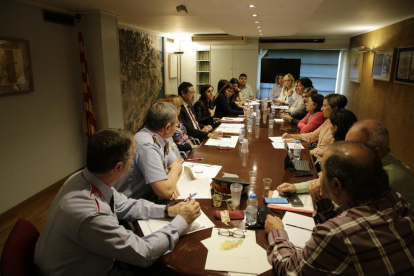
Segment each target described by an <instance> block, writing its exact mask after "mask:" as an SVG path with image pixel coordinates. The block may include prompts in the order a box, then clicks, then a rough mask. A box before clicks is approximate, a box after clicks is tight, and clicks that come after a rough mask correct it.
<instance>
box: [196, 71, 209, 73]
mask: <svg viewBox="0 0 414 276" xmlns="http://www.w3.org/2000/svg"><path fill="white" fill-rule="evenodd" d="M196 72H197V73H210V71H196Z"/></svg>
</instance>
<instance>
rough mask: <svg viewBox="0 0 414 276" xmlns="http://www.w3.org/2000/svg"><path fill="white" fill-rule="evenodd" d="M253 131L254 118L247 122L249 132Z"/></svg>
mask: <svg viewBox="0 0 414 276" xmlns="http://www.w3.org/2000/svg"><path fill="white" fill-rule="evenodd" d="M252 131H253V120H252V118H249V120H247V132H248V133H252Z"/></svg>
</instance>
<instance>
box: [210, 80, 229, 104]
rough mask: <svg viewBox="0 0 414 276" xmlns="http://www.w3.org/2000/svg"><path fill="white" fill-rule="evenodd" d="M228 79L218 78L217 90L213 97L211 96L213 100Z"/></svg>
mask: <svg viewBox="0 0 414 276" xmlns="http://www.w3.org/2000/svg"><path fill="white" fill-rule="evenodd" d="M228 82H229V81H228V80H225V79H221V80H219V82H218V83H217V92H216V95H214V97H213V100H215V99H216V98H217V96H218V94H219V93H220V90H221V89H222V88H223V86H224V85H225V84H226V83H228Z"/></svg>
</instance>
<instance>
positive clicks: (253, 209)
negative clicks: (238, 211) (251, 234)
mask: <svg viewBox="0 0 414 276" xmlns="http://www.w3.org/2000/svg"><path fill="white" fill-rule="evenodd" d="M257 205H258V202H257V198H256V194H253V193H252V194H250V196H249V199H248V200H247V208H246V224H247V225H256V223H257Z"/></svg>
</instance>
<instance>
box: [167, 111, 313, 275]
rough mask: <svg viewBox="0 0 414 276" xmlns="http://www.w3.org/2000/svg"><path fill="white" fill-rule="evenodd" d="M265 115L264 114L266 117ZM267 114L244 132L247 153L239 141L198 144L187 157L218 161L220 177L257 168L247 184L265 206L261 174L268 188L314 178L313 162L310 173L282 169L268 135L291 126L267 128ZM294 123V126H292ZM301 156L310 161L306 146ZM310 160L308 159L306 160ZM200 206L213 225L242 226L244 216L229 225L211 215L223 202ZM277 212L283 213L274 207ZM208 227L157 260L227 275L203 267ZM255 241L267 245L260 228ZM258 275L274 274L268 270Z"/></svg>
mask: <svg viewBox="0 0 414 276" xmlns="http://www.w3.org/2000/svg"><path fill="white" fill-rule="evenodd" d="M267 118H268V117H267ZM267 118H266V119H265V120H263V114H262V118H261V122H260V126H258V127H257V126H255V127H254V128H253V131H252V133H248V134H247V135H246V138H247V139H249V141H250V145H249V153H248V154H247V155H243V154H241V153H240V149H241V145H240V144H238V145H237V146H236V148H234V149H230V150H217V148H216V147H212V146H204V145H201V146H200V147H199V148H198V149H197V150H196V151H195V152H194V153H193V154H192V155H191V156H190V157H189V158H204V159H203V161H200V163H204V164H212V165H220V166H222V169H221V170H220V172H219V173H218V175H217V177H221V176H222V175H223V172H226V173H232V174H237V175H238V176H239V178H241V179H244V180H246V181H249V179H250V177H249V171H252V170H256V171H257V182H256V184H255V185H250V186H249V192H250V191H253V192H254V193H256V194H257V199H258V202H259V206H265V203H264V201H263V196H262V193H263V181H262V180H263V178H270V179H272V184H271V188H270V190H274V189H276V187H277V186H278V185H280V184H282V183H283V182H289V183H298V182H302V181H306V180H310V179H313V178H316V176H317V174H316V170H315V168H314V166H313V165H311V168H312V170H313V173H314V176H313V177H301V178H295V177H293V175H292V172H290V171H285V170H284V158H285V157H286V153H285V151H284V150H280V149H279V150H277V149H274V148H273V146H272V143H271V140H270V139H269V136H281V135H282V134H283V133H284V132H285V129H289V128H292V125H291V124H290V123H275V124H274V127H273V129H269V128H268V121H267ZM293 127H294V126H293ZM301 158H302V159H303V160H308V161H310V160H311V159H310V155H309V150H308V149H305V150H302V153H301ZM310 163H311V164H312V162H310ZM246 200H247V195H246V194H244V195H242V198H241V203H240V210H245V209H246ZM197 201H198V202H200V205H201V209H202V210H203V212H204V213H205V214H206V215H207V216H208V217H209V218H210V219H211V221H213V223H214V224H215V225H216V227H223V228H226V227H228V228H230V229H231V228H234V227H236V228H238V229H245V220H231V221H230V223H229V226H226V225H224V224H223V223H222V222H221V220H218V219H216V218H215V217H214V212H215V210H225V209H226V208H227V206H226V204H225V203H223V204H222V206H221V207H220V208H215V207H213V205H212V200H211V199H199V200H197ZM278 212H280V213H283V212H282V211H280V210H278ZM211 231H212V228H210V229H207V230H202V231H198V232H195V233H192V234H189V235H186V236H183V237H181V238H180V241H179V242H178V244H177V246H176V247H175V249H174V251H173V252H171V253H169V254H167V255H164V256H163V257H161V258H160V262H161V263H162V264H164V265H165V266H167V267H169V268H171V269H173V270H174V271H175V272H179V273H180V274H183V275H228V274H227V272H225V271H223V272H220V271H211V270H204V267H205V263H206V258H207V253H208V250H207V249H206V248H205V247H204V245H203V244H202V243H201V241H202V240H204V239H207V238H209V237H211ZM256 242H257V244H259V245H260V246H262V247H263V248H264V249H267V247H268V246H269V243H268V240H267V236H266V234H265V231H264V229H257V230H256ZM261 275H274V273H273V272H272V271H271V270H269V271H267V272H266V273H264V274H261Z"/></svg>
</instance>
